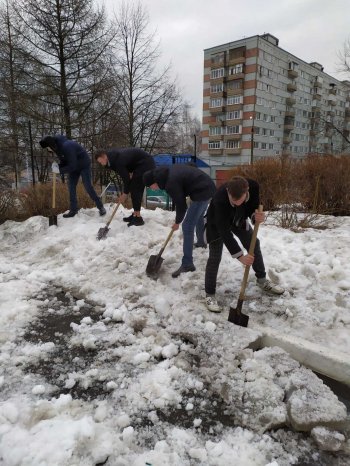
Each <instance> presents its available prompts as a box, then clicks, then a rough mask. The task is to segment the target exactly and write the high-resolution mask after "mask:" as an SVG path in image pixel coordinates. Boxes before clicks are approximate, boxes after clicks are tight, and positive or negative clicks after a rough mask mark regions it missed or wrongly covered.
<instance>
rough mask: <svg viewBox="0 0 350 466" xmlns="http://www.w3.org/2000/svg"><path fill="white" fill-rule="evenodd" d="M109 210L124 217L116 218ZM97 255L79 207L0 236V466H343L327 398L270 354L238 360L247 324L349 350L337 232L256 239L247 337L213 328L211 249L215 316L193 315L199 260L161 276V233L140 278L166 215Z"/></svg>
mask: <svg viewBox="0 0 350 466" xmlns="http://www.w3.org/2000/svg"><path fill="white" fill-rule="evenodd" d="M127 213H128V212H127V211H124V214H127ZM122 215H123V213H121V212H118V214H117V215H116V218H115V219H114V220H113V223H112V225H111V230H110V232H109V234H108V237H107V239H106V240H104V241H97V239H96V234H97V231H98V229H99V228H100V227H102V226H103V222H101V219H100V218H99V217H98V213H97V212H96V210H95V209H91V210H82V211H80V213H79V215H77V216H76V217H74V218H73V219H63V218H62V217H61V216H59V218H58V224H59V225H58V227H57V228H56V227H50V228H49V227H48V219H46V218H42V217H34V218H31V219H29V220H27V221H26V222H23V223H20V224H19V223H14V222H7V223H5V224H4V225H2V226H1V227H0V241H1V251H0V344H1V353H0V360H1V368H0V464H4V465H6V466H7V465H8V466H15V465H16V466H17V465H21V466H22V465H25V466H29V465H35V466H37V465H40V466H44V465H48V466H49V465H50V466H52V465H71V466H73V465H81V466H89V465H97V464H106V465H116V466H124V465H125V466H126V465H135V466H141V465H147V464H148V465H152V466H160V465H162V466H163V465H179V466H180V465H181V466H182V465H220V466H221V465H225V466H226V465H240V466H250V465H252V466H253V465H254V466H260V465H261V466H263V465H270V466H277V465H278V466H283V465H293V464H295V465H339V466H340V465H346V464H349V462H350V457H349V452H350V444H349V431H350V428H349V417H348V414H347V411H346V407H345V406H344V405H343V404H342V403H341V402H340V401H339V400H338V398H337V397H336V396H335V395H334V394H333V393H332V391H331V390H330V389H329V388H328V386H327V385H325V384H323V382H322V381H321V380H320V379H319V378H318V377H317V376H316V375H315V374H313V373H312V372H311V371H310V370H308V369H306V368H305V367H302V366H300V364H299V363H297V362H296V361H294V360H293V359H291V358H290V357H289V356H288V354H287V353H285V352H284V351H283V350H281V349H279V348H264V349H262V350H259V351H253V348H255V346H254V343H255V342H256V341H257V340H258V338H259V335H260V334H261V333H260V332H261V330H259V329H260V328H261V326H266V325H268V326H270V327H272V328H274V329H275V330H277V331H280V332H284V333H288V334H294V335H297V336H299V337H303V338H305V339H308V340H309V341H314V342H317V343H322V345H324V346H325V347H327V348H330V349H333V350H334V349H337V350H339V349H341V351H343V352H344V353H348V354H349V352H350V337H349V327H350V252H349V248H348V247H347V245H348V243H349V237H350V234H349V231H350V219H349V218H337V219H335V218H330V219H328V224H329V228H328V229H326V230H311V229H310V230H306V231H304V232H302V233H293V232H291V231H289V230H282V229H280V228H278V227H276V226H273V225H264V226H262V227H261V229H260V231H259V237H260V239H261V242H262V250H263V254H264V259H265V263H266V266H267V269H268V271H269V276H270V277H271V278H272V279H273V280H274V281H279V283H280V284H281V285H282V286H285V287H286V289H287V291H286V293H285V294H284V295H283V296H282V297H279V298H273V297H269V296H264V295H262V294H261V291H260V289H259V288H258V287H257V286H256V285H255V281H254V277H253V275H251V277H250V282H249V286H248V291H247V294H248V301H247V302H245V303H244V311H247V313H249V315H250V322H249V328H248V329H244V328H241V327H236V326H234V325H232V324H230V323H228V322H227V314H228V307H229V305H230V304H231V303H233V304H234V305H235V304H236V300H237V296H238V292H239V287H240V281H241V279H242V275H243V269H242V267H241V265H240V264H239V262H238V261H236V260H233V259H231V257H230V256H229V254H228V253H227V251H225V253H224V257H223V261H222V264H221V267H220V271H219V277H218V290H217V298H218V300H219V302H220V303H221V305H222V306H223V308H224V312H223V313H222V314H220V315H215V314H211V313H209V312H208V311H207V310H206V308H205V305H204V302H203V297H204V269H205V263H206V258H207V254H208V253H207V250H204V249H201V250H195V251H194V256H195V265H196V267H197V270H196V271H195V272H193V273H190V274H185V275H183V276H180V277H179V278H178V279H172V278H171V272H172V271H173V270H174V269H175V268H177V267H178V265H179V263H180V259H181V233H180V232H176V233H175V235H174V236H173V239H172V240H171V242H170V243H169V246H168V247H167V249H166V251H165V253H164V255H163V257H164V259H165V261H164V263H163V265H162V272H161V275H160V277H159V279H158V280H157V281H154V280H152V279H150V278H148V277H147V276H146V275H145V267H146V265H147V262H148V258H149V256H150V255H151V254H156V253H157V252H158V251H159V249H160V247H161V245H162V243H163V242H164V240H165V238H166V236H167V234H168V232H169V227H170V225H171V224H172V220H173V215H174V214H172V213H170V212H164V211H161V210H156V211H144V213H143V216H144V219H145V221H146V224H145V226H143V227H131V228H128V227H127V225H126V224H125V223H124V222H122V221H121V217H122Z"/></svg>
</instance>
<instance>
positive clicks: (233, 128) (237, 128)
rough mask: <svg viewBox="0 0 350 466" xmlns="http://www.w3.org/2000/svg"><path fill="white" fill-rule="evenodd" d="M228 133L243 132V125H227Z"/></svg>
mask: <svg viewBox="0 0 350 466" xmlns="http://www.w3.org/2000/svg"><path fill="white" fill-rule="evenodd" d="M226 134H241V125H234V126H226Z"/></svg>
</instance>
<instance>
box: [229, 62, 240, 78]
mask: <svg viewBox="0 0 350 466" xmlns="http://www.w3.org/2000/svg"><path fill="white" fill-rule="evenodd" d="M240 73H243V63H239V64H238V65H234V66H230V68H229V72H228V74H229V75H230V76H231V75H233V74H240Z"/></svg>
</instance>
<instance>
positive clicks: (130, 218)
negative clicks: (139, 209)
mask: <svg viewBox="0 0 350 466" xmlns="http://www.w3.org/2000/svg"><path fill="white" fill-rule="evenodd" d="M133 217H134V215H133V214H131V215H129V217H124V218H123V222H128V223H129V222H131V220H132V219H133Z"/></svg>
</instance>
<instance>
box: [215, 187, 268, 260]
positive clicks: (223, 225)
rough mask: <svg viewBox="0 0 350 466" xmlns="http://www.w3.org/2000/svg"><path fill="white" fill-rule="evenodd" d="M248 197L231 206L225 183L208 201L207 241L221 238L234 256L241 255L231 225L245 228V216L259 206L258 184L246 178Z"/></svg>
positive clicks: (248, 216) (250, 216)
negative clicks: (237, 204)
mask: <svg viewBox="0 0 350 466" xmlns="http://www.w3.org/2000/svg"><path fill="white" fill-rule="evenodd" d="M247 181H248V184H249V198H248V200H247V201H246V202H244V203H243V204H242V205H240V206H237V207H233V206H232V205H231V203H230V200H229V198H228V194H227V190H226V183H225V184H224V185H222V186H221V187H220V188H219V189H218V190H217V192H216V194H215V196H214V197H213V199H212V201H211V202H210V205H209V208H208V213H207V240H208V243H211V242H212V241H214V240H216V239H218V238H222V240H223V242H224V244H225V246H226V247H227V249H228V250H229V252H230V254H231V255H233V256H234V257H239V256H241V255H242V250H241V248H240V246H239V245H238V243H237V241H236V240H235V238H234V236H233V234H232V231H231V230H232V227H236V228H243V229H246V220H247V218H252V215H253V214H254V212H255V210H256V209H257V208H258V206H259V184H258V183H257V182H256V181H254V180H250V179H247Z"/></svg>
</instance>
